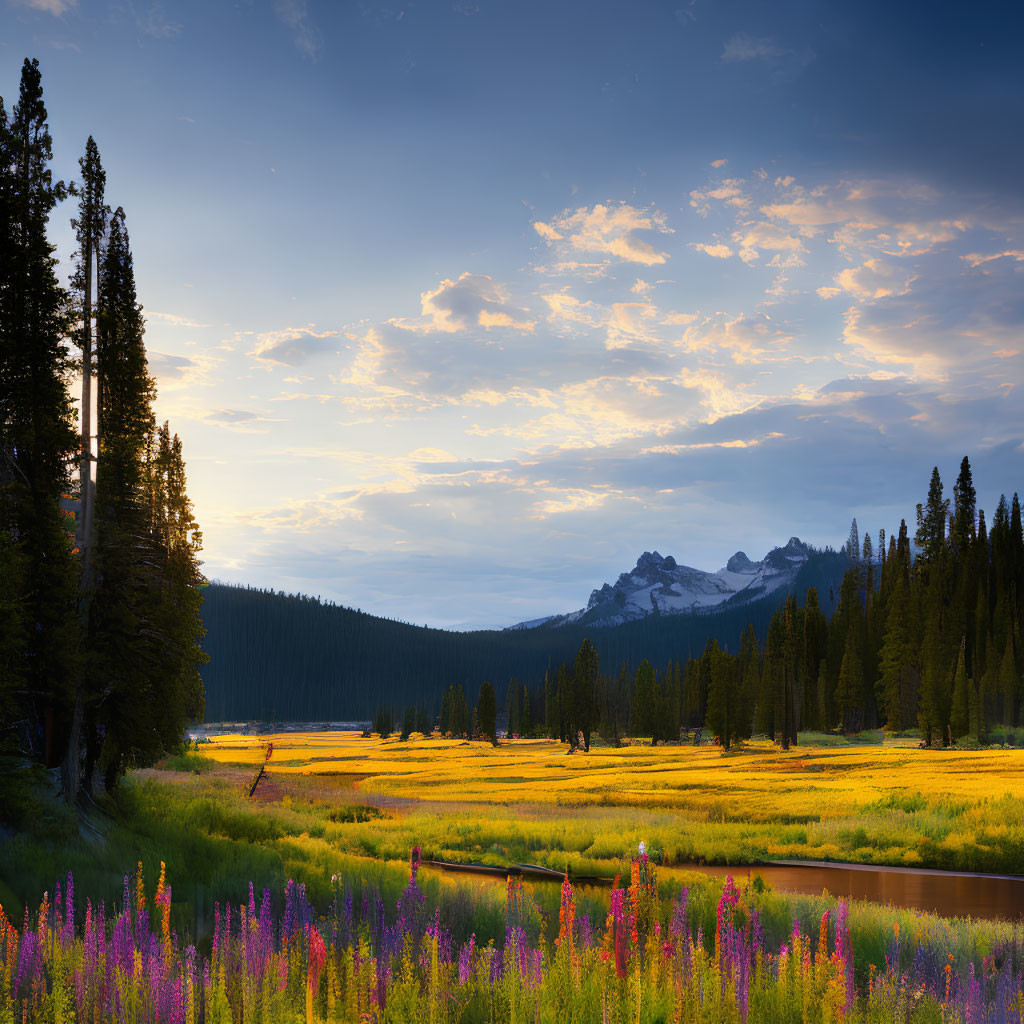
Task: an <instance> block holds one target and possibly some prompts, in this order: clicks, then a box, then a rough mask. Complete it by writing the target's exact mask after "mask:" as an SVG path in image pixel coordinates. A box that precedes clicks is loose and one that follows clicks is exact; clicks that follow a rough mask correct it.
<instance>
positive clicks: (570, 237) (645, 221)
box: [533, 203, 672, 266]
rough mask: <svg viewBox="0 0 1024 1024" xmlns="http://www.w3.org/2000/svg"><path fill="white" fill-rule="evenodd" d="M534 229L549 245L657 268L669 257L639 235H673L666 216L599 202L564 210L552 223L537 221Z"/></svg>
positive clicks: (625, 204) (624, 205)
mask: <svg viewBox="0 0 1024 1024" xmlns="http://www.w3.org/2000/svg"><path fill="white" fill-rule="evenodd" d="M533 227H534V230H535V231H536V232H537V234H538V235H540V237H541V238H543V239H544V240H545V241H546V242H548V243H549V244H559V243H560V244H561V247H562V248H563V249H570V250H575V251H578V252H584V253H600V254H603V255H607V256H611V257H614V258H615V259H618V260H621V261H623V262H627V263H641V264H643V265H644V266H654V265H656V264H660V263H664V262H665V261H666V260H667V259H668V254H667V253H664V252H660V251H659V250H657V249H655V248H654V246H653V245H651V243H650V242H648V241H646V240H645V239H643V238H641V237H639V236H638V234H637V232H641V231H644V232H647V231H652V232H656V233H660V234H670V233H671V231H672V229H671V228H669V227H668V225H667V223H666V219H665V216H664V214H662V213H660V212H659V211H657V210H653V211H651V210H644V209H638V208H637V207H634V206H630V205H629V204H628V203H618V204H613V203H597V204H596V205H595V206H593V207H589V208H588V207H585V206H583V207H580V208H579V209H576V210H564V211H563V212H562V213H560V214H559V215H558V216H557V217H553V218H552V219H551V221H549V222H546V223H545V222H544V221H535V222H534V225H533Z"/></svg>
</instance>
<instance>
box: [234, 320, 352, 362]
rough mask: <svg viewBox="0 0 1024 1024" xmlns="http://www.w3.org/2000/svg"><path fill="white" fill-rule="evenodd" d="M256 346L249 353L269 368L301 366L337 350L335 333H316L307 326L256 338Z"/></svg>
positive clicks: (269, 332) (265, 333)
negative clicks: (315, 357)
mask: <svg viewBox="0 0 1024 1024" xmlns="http://www.w3.org/2000/svg"><path fill="white" fill-rule="evenodd" d="M256 338H257V341H258V344H257V345H256V347H255V348H254V349H253V350H252V351H251V352H250V353H249V355H251V356H252V357H253V358H254V359H256V360H258V361H259V362H261V363H265V364H268V365H271V366H300V365H302V364H303V363H305V362H307V361H308V360H310V359H312V358H313V357H314V356H318V355H324V354H326V353H330V352H337V350H338V332H337V331H315V330H314V329H313V328H312V326H309V327H286V328H284V329H283V330H280V331H265V332H264V333H262V334H258V335H257V336H256Z"/></svg>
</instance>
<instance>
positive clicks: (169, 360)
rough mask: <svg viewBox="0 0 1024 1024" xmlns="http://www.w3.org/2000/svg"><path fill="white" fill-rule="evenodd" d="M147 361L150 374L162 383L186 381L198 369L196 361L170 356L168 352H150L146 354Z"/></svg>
mask: <svg viewBox="0 0 1024 1024" xmlns="http://www.w3.org/2000/svg"><path fill="white" fill-rule="evenodd" d="M146 361H147V362H148V364H149V372H150V373H151V374H152V375H153V376H154V377H156V378H157V379H158V380H161V381H173V380H184V379H185V378H186V377H187V376H189V374H191V373H192V372H193V371H195V370H197V369H198V367H197V365H196V363H195V361H194V360H192V359H189V358H187V357H186V356H172V355H168V354H167V353H166V352H153V351H152V350H150V351H149V352H147V353H146Z"/></svg>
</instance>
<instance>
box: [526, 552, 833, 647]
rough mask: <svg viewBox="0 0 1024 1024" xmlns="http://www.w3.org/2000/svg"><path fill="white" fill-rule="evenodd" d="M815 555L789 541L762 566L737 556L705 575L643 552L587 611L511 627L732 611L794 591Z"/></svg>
mask: <svg viewBox="0 0 1024 1024" xmlns="http://www.w3.org/2000/svg"><path fill="white" fill-rule="evenodd" d="M813 553H814V552H813V549H811V548H810V547H808V546H807V545H806V544H804V543H803V541H801V540H800V538H799V537H790V538H789V541H788V542H787V543H786V545H785V547H781V548H772V550H771V551H769V552H768V554H767V555H765V556H764V558H762V559H761V561H759V562H752V561H751V560H750V559H749V558H748V557H747V555H746V554H745V553H744V552H742V551H737V552H736V554H734V555H733V556H732V558H730V559H729V561H728V562H727V563H726V564H725V566H724V567H723V568H721V569H719V570H718V571H717V572H706V571H705V570H703V569H693V568H691V567H690V566H688V565H679V564H678V563H677V562H676V560H675V559H674V558H673V557H672V556H671V555H669V556H667V557H663V556H662V555H660V554H659V553H658V552H657V551H653V552H652V551H645V552H644V553H643V554H642V555H641V556H640V557H639V558H638V559H637V562H636V566H635V567H634V568H633V569H632V570H631V571H630V572H624V573H622V574H621V575H620V576H619V578H618V579H617V580H616V581H615V583H613V584H610V583H606V584H605V585H604V586H603V587H601V588H600V589H599V590H595V591H593V592H592V593H591V595H590V600H589V601H588V602H587V606H586V608H581V609H580V610H579V611H576V612H570V613H568V614H567V615H553V616H549V617H547V618H541V619H533V620H531V621H530V622H521V623H519V624H518V625H517V626H513V627H512V628H513V629H531V628H535V627H538V626H541V625H544V626H568V625H582V626H592V627H595V628H601V627H604V626H621V625H622V624H623V623H626V622H636V621H637V620H639V619H643V618H646V617H647V616H649V615H680V614H693V613H697V612H705V611H708V610H710V609H712V608H717V607H719V606H721V605H724V604H725V603H726V602H728V603H729V604H731V605H733V606H735V605H740V604H748V603H750V602H751V601H757V600H759V599H761V598H763V597H767V596H769V595H771V594H773V593H775V592H776V591H780V590H786V591H788V590H791V589H792V587H793V584H794V583H795V582H796V578H797V575H798V573H799V572H800V570H801V569H802V568H803V567H804V566H805V565H806V564H807V563H808V561H809V560H810V558H811V556H812V554H813Z"/></svg>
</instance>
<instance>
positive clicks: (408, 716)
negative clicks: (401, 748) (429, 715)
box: [398, 704, 416, 743]
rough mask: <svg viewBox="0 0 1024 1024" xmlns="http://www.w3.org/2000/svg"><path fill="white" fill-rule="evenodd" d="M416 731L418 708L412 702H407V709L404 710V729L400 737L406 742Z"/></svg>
mask: <svg viewBox="0 0 1024 1024" xmlns="http://www.w3.org/2000/svg"><path fill="white" fill-rule="evenodd" d="M415 731H416V709H415V708H414V707H413V706H412V705H411V704H406V706H405V710H404V711H403V712H402V731H401V733H399V737H398V738H399V739H400V740H401V741H402V742H403V743H405V742H406V741H407V740H408V739H409V737H410V736H411V735H412V734H413V733H414V732H415Z"/></svg>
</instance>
